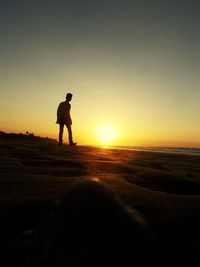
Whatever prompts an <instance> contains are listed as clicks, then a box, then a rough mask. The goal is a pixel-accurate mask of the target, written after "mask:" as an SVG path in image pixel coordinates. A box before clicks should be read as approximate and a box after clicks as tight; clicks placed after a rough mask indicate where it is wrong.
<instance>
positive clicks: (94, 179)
mask: <svg viewBox="0 0 200 267" xmlns="http://www.w3.org/2000/svg"><path fill="white" fill-rule="evenodd" d="M90 180H91V181H94V182H100V179H99V178H98V177H92V178H90Z"/></svg>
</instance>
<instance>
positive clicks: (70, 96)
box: [66, 93, 72, 101]
mask: <svg viewBox="0 0 200 267" xmlns="http://www.w3.org/2000/svg"><path fill="white" fill-rule="evenodd" d="M71 99H72V94H70V93H68V94H66V100H67V101H71Z"/></svg>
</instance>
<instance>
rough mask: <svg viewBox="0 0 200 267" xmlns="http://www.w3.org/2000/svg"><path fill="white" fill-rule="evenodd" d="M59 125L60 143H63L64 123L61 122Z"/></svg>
mask: <svg viewBox="0 0 200 267" xmlns="http://www.w3.org/2000/svg"><path fill="white" fill-rule="evenodd" d="M59 126H60V130H59V145H62V137H63V129H64V124H59Z"/></svg>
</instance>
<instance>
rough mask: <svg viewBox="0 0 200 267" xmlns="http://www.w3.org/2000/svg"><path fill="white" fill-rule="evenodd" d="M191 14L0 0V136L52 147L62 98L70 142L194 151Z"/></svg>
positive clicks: (196, 94)
mask: <svg viewBox="0 0 200 267" xmlns="http://www.w3.org/2000/svg"><path fill="white" fill-rule="evenodd" d="M199 11H200V3H199V1H192V0H190V1H189V0H188V1H184V0H180V1H177V0H173V1H172V0H167V1H165V0H160V1H158V0H151V1H149V0H138V1H134V0H132V1H128V0H121V1H118V0H115V1H114V0H106V1H105V0H66V1H64V0H54V1H53V0H48V1H47V0H16V1H15V0H5V1H4V0H1V1H0V33H1V42H0V130H1V131H6V132H17V133H25V132H26V131H28V132H30V133H34V134H35V135H40V136H44V137H51V138H56V139H57V137H58V125H57V124H56V123H55V122H56V110H57V107H58V105H59V103H60V102H62V101H64V100H65V95H66V93H68V92H70V93H72V94H73V99H72V101H71V116H72V121H73V124H72V130H73V135H74V140H75V141H76V142H78V144H82V145H96V144H103V143H105V144H108V145H110V144H112V145H130V146H134V145H155V146H160V145H163V146H200V123H199V118H200V108H199V100H200V89H199V84H200V49H199V47H200V31H199V28H200V16H199ZM106 129H107V130H106ZM109 129H110V130H109ZM102 131H104V133H102ZM106 131H107V132H106ZM106 136H107V137H108V138H107V139H106ZM64 141H66V142H67V132H66V129H65V132H64Z"/></svg>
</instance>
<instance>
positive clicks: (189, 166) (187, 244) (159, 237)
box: [0, 134, 200, 266]
mask: <svg viewBox="0 0 200 267" xmlns="http://www.w3.org/2000/svg"><path fill="white" fill-rule="evenodd" d="M88 178H91V179H94V180H100V181H102V182H103V183H105V184H106V185H107V186H108V187H109V188H111V189H112V190H113V191H114V192H115V193H116V195H117V196H118V197H119V199H120V200H121V201H122V202H123V203H124V204H125V205H126V206H127V207H128V209H130V210H137V211H138V212H139V214H140V215H141V216H142V217H143V218H144V220H145V221H146V222H147V224H148V225H149V226H150V227H151V229H152V231H153V232H154V234H155V237H156V241H157V243H158V244H159V245H158V247H159V251H155V257H160V261H162V264H163V266H200V258H199V250H200V212H199V211H200V157H199V156H192V155H191V156H188V155H176V154H170V153H155V152H144V151H131V150H130V151H129V150H122V149H109V148H97V147H89V146H76V147H69V146H67V145H63V146H58V145H57V142H56V141H54V140H51V139H48V138H46V139H45V138H39V137H31V136H25V135H3V134H1V137H0V211H1V213H0V215H1V228H0V232H1V245H2V246H3V247H4V249H5V248H7V244H9V242H10V241H11V240H12V239H14V238H15V237H16V236H17V234H19V233H20V232H22V231H24V230H27V229H31V228H33V227H34V225H35V223H36V221H37V218H38V215H39V214H40V212H41V211H42V210H43V209H44V208H45V207H46V206H47V205H48V203H49V202H51V201H55V200H60V199H61V198H62V197H63V195H64V194H65V193H66V190H67V189H68V188H69V187H70V186H71V185H73V184H74V183H76V182H77V181H81V180H84V179H88ZM5 253H7V252H5ZM162 264H160V266H162Z"/></svg>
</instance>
